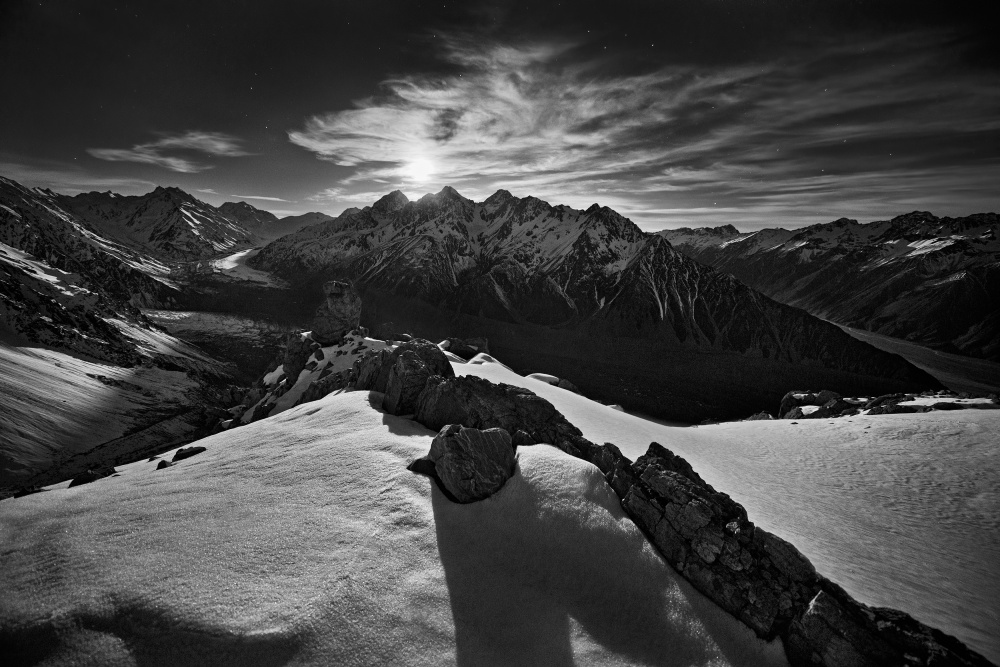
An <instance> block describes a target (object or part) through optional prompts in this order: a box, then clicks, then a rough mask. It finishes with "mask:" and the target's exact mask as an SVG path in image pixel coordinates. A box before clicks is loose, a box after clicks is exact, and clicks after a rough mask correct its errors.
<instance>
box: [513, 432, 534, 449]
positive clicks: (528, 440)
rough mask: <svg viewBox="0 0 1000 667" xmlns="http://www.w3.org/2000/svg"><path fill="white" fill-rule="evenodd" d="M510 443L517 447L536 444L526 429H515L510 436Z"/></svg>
mask: <svg viewBox="0 0 1000 667" xmlns="http://www.w3.org/2000/svg"><path fill="white" fill-rule="evenodd" d="M510 444H511V445H512V446H513V447H514V449H517V448H518V447H531V446H532V445H534V444H536V443H535V439H534V438H532V437H531V436H530V435H528V433H527V432H526V431H522V430H521V429H517V430H516V431H514V435H512V436H510Z"/></svg>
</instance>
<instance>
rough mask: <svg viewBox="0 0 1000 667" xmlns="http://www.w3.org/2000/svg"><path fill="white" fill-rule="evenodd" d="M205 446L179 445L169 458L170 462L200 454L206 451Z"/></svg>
mask: <svg viewBox="0 0 1000 667" xmlns="http://www.w3.org/2000/svg"><path fill="white" fill-rule="evenodd" d="M207 449H208V448H207V447H200V446H194V447H181V448H180V449H178V450H177V451H176V452H175V453H174V458H172V459H170V462H171V463H177V462H178V461H183V460H184V459H189V458H191V457H192V456H194V455H196V454H201V453H202V452H204V451H207Z"/></svg>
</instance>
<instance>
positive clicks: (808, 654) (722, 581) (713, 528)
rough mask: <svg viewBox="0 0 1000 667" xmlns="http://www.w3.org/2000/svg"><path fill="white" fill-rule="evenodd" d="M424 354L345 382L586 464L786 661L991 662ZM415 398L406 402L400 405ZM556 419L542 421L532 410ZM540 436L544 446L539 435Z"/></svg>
mask: <svg viewBox="0 0 1000 667" xmlns="http://www.w3.org/2000/svg"><path fill="white" fill-rule="evenodd" d="M432 350H437V348H436V347H435V346H433V344H431V343H428V342H427V341H419V340H415V341H412V342H407V343H402V344H401V345H400V346H398V347H397V348H396V349H395V350H394V351H393V352H391V353H387V352H388V351H387V350H382V351H379V352H375V351H371V352H368V353H366V354H365V355H364V356H363V357H361V358H360V359H359V360H358V362H357V365H356V367H355V371H354V373H353V374H352V380H353V383H354V387H355V388H357V389H370V390H372V391H375V392H383V394H384V397H385V400H384V401H383V404H382V407H383V410H385V411H387V412H389V413H390V414H403V413H405V412H407V411H408V410H409V409H411V406H412V405H415V406H416V413H415V414H414V415H413V419H414V420H415V421H417V422H419V423H421V424H423V425H425V426H428V427H429V428H432V429H438V428H441V427H442V422H443V421H445V420H447V421H448V423H452V424H456V423H457V424H461V425H462V426H465V427H467V428H475V429H488V428H501V429H504V430H505V431H507V432H508V433H509V434H511V435H512V436H513V435H514V434H515V433H517V434H518V437H519V438H520V440H521V441H522V443H523V441H524V440H525V439H526V438H531V441H532V442H536V443H538V442H541V443H547V444H551V445H553V446H555V447H558V448H559V449H561V450H562V451H564V452H565V453H567V454H570V455H571V456H575V457H577V458H581V459H583V460H585V461H587V462H589V463H592V464H594V465H595V466H597V467H598V468H599V469H600V470H601V472H602V473H603V474H604V476H605V479H606V481H607V482H608V484H609V486H610V487H611V488H612V490H613V491H614V492H615V494H616V495H617V496H618V497H619V499H620V500H621V503H622V507H623V508H624V509H625V511H626V513H627V514H628V515H629V516H630V517H631V518H632V519H633V520H634V521H635V522H636V523H637V524H638V525H639V526H640V527H641V528H642V529H643V531H644V532H645V533H646V535H647V537H648V538H649V539H650V541H651V542H652V543H653V545H654V546H656V548H657V550H658V551H659V552H660V553H661V555H663V557H664V558H665V559H666V560H667V562H668V563H670V564H671V565H672V566H673V567H674V568H675V570H676V571H677V572H678V573H680V574H681V575H682V576H684V577H685V578H686V579H687V580H688V581H690V582H691V583H692V584H693V585H694V586H695V587H696V588H697V589H698V590H700V591H701V592H702V593H704V594H705V595H707V596H708V597H709V598H710V599H712V600H713V601H715V602H716V603H717V604H719V605H720V606H721V607H722V608H723V609H725V610H726V611H728V612H729V613H731V614H733V615H734V616H735V617H736V618H738V619H740V620H741V621H743V622H744V623H745V624H746V625H747V626H749V627H750V628H751V629H752V630H753V631H754V632H755V633H756V634H757V635H758V636H760V637H762V638H763V639H766V640H770V639H773V638H775V637H781V638H782V640H783V641H784V644H785V649H786V654H787V655H788V658H789V661H790V663H791V664H792V665H794V666H800V665H801V666H803V667H804V666H806V665H824V666H829V667H833V666H834V665H842V664H904V663H905V664H922V665H926V664H930V663H931V662H932V661H936V660H944V661H946V662H948V663H949V664H955V665H970V666H971V665H977V666H983V667H986V666H988V665H989V662H988V661H987V660H986V659H985V658H983V657H982V656H981V655H979V654H977V653H976V652H975V651H972V650H971V649H969V648H968V647H966V646H965V645H964V644H962V643H961V642H960V641H958V640H957V639H955V638H954V637H949V636H947V635H945V634H943V633H941V632H940V631H937V630H934V629H932V628H929V627H928V626H926V625H924V624H922V623H920V622H919V621H917V620H915V619H913V618H912V617H910V616H909V615H907V614H904V613H902V612H898V611H894V610H887V609H874V608H870V607H867V606H866V605H863V604H861V603H859V602H857V601H856V600H854V599H853V598H852V597H851V596H850V595H848V594H847V593H846V592H845V591H844V590H843V589H842V588H841V587H839V586H837V585H836V584H834V583H833V582H831V581H829V580H827V579H826V578H825V577H823V576H821V575H819V574H817V572H816V570H815V568H814V567H813V566H812V564H811V563H810V562H809V561H808V559H806V558H805V557H804V556H803V555H802V554H801V553H800V552H799V551H798V550H797V549H795V547H794V546H792V545H791V544H789V543H788V542H786V541H784V540H782V539H781V538H779V537H777V536H775V535H773V534H771V533H769V532H767V531H765V530H762V529H760V528H758V527H756V526H755V525H754V524H753V523H752V522H750V521H749V519H748V518H747V514H746V511H745V510H744V508H743V507H742V506H740V505H739V504H737V503H736V502H734V501H733V500H732V499H730V498H729V496H727V495H726V494H724V493H719V492H717V491H716V490H715V489H713V488H712V487H711V486H710V485H708V484H707V483H706V482H704V480H702V479H701V477H700V476H699V475H698V474H697V473H696V472H694V470H693V469H692V468H691V466H690V465H689V464H688V463H687V462H686V461H684V460H683V459H681V458H680V457H678V456H676V455H675V454H673V453H672V452H670V451H668V450H666V449H664V448H663V447H661V446H660V445H658V444H657V443H655V442H654V443H652V444H651V445H650V447H649V450H648V451H647V453H646V454H645V455H644V456H643V457H641V458H640V459H638V460H637V461H636V462H635V463H634V464H633V463H632V462H631V461H630V460H629V459H628V458H626V457H625V456H624V455H622V453H621V452H620V451H619V450H618V448H617V447H615V446H614V445H612V444H610V443H608V444H605V445H603V446H600V445H596V444H594V443H593V442H590V441H589V440H587V439H586V438H584V437H582V435H581V432H580V430H579V429H577V428H576V427H574V426H573V425H572V424H570V423H569V422H568V421H567V420H566V418H565V417H563V415H562V414H561V413H559V412H558V411H556V410H555V408H554V407H553V406H552V405H551V404H549V403H548V402H547V401H545V400H544V399H540V398H539V397H537V396H535V395H534V393H533V392H531V391H529V390H519V391H512V390H513V389H514V388H505V387H504V386H503V385H500V386H499V387H498V386H496V385H492V383H490V382H489V381H482V380H480V381H479V382H478V383H476V382H472V383H470V382H466V381H465V380H467V379H468V378H451V379H449V378H447V377H442V376H440V375H436V374H431V371H430V369H429V365H427V364H425V363H424V361H423V359H426V358H427V357H426V356H425V355H431V356H433V353H432ZM437 354H438V355H439V356H440V357H441V360H440V361H435V362H433V363H434V364H435V365H436V364H438V363H447V361H445V360H444V356H443V354H441V352H440V351H438V352H437ZM406 355H410V356H409V358H408V360H407V361H405V362H404V361H403V360H404V358H406ZM418 355H419V356H418ZM387 367H388V368H390V369H391V370H390V371H389V372H388V373H386V372H385V369H386V368H387ZM421 381H423V382H424V383H425V384H424V386H423V388H420V383H421ZM483 382H485V385H484V384H483ZM487 387H489V390H488V391H489V396H490V398H489V399H488V400H490V401H499V404H492V405H490V406H489V407H485V408H484V407H483V406H482V405H481V404H479V403H477V400H479V401H481V400H482V399H481V398H480V399H477V397H476V393H477V392H482V391H484V390H486V389H487ZM498 392H499V393H498ZM504 392H506V393H505V394H504ZM415 394H418V395H416V397H415V398H412V399H411V400H409V401H402V402H401V401H400V399H399V398H398V397H400V396H406V395H410V396H414V395H415ZM470 394H471V395H470ZM500 396H505V398H499V397H500ZM543 406H544V407H543ZM442 410H443V412H442ZM553 413H554V416H545V417H542V418H541V419H539V414H544V415H551V414H553ZM445 415H446V416H445ZM540 428H541V429H543V430H544V433H546V434H549V435H550V436H551V437H552V439H551V440H549V439H545V437H544V436H543V435H542V433H543V431H541V430H539V429H540Z"/></svg>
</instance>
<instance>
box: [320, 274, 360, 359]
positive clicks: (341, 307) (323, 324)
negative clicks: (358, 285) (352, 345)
mask: <svg viewBox="0 0 1000 667" xmlns="http://www.w3.org/2000/svg"><path fill="white" fill-rule="evenodd" d="M360 319H361V296H360V295H359V294H358V293H357V291H355V289H354V287H353V286H352V285H351V284H350V283H344V282H338V281H335V280H334V281H331V282H328V283H325V284H324V285H323V303H322V305H320V307H319V310H318V311H317V312H316V316H315V317H314V318H313V321H312V335H313V338H314V339H315V340H316V341H318V342H319V343H321V344H323V345H334V344H336V343H339V342H340V341H341V339H343V337H344V334H346V333H347V332H349V331H351V330H353V329H356V328H357V327H358V322H359V321H360Z"/></svg>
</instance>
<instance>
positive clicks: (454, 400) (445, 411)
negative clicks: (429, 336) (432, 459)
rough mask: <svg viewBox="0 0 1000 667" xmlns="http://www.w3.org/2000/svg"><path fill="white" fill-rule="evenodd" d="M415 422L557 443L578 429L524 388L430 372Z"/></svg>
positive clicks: (573, 434)
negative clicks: (522, 435) (500, 431)
mask: <svg viewBox="0 0 1000 667" xmlns="http://www.w3.org/2000/svg"><path fill="white" fill-rule="evenodd" d="M414 418H415V419H416V420H417V421H418V422H420V423H421V424H424V425H425V426H427V427H428V428H432V429H440V428H442V427H444V426H446V425H448V424H463V425H465V426H468V427H471V428H479V429H487V428H502V429H504V430H505V431H507V432H508V433H514V432H516V431H518V430H521V431H524V432H525V433H526V434H527V435H528V436H529V437H530V438H531V439H532V440H534V442H536V443H538V442H544V443H549V444H552V445H559V443H560V442H562V441H563V440H565V439H567V438H571V437H579V436H580V430H579V429H578V428H576V427H575V426H573V425H572V424H570V423H569V421H568V420H567V419H566V418H565V417H563V415H562V414H561V413H560V412H559V411H558V410H556V409H555V407H554V406H553V405H552V404H551V403H549V402H548V401H546V400H545V399H544V398H542V397H541V396H538V395H536V394H535V393H534V392H532V391H530V390H528V389H522V388H521V387H514V386H511V385H507V384H494V383H492V382H490V381H489V380H484V379H483V378H479V377H476V376H473V375H466V376H463V377H455V378H450V379H449V378H444V377H441V376H432V377H431V378H430V379H429V380H428V381H427V385H426V387H425V388H424V391H423V392H422V393H421V394H420V396H419V398H418V399H417V409H416V416H415V417H414Z"/></svg>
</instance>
